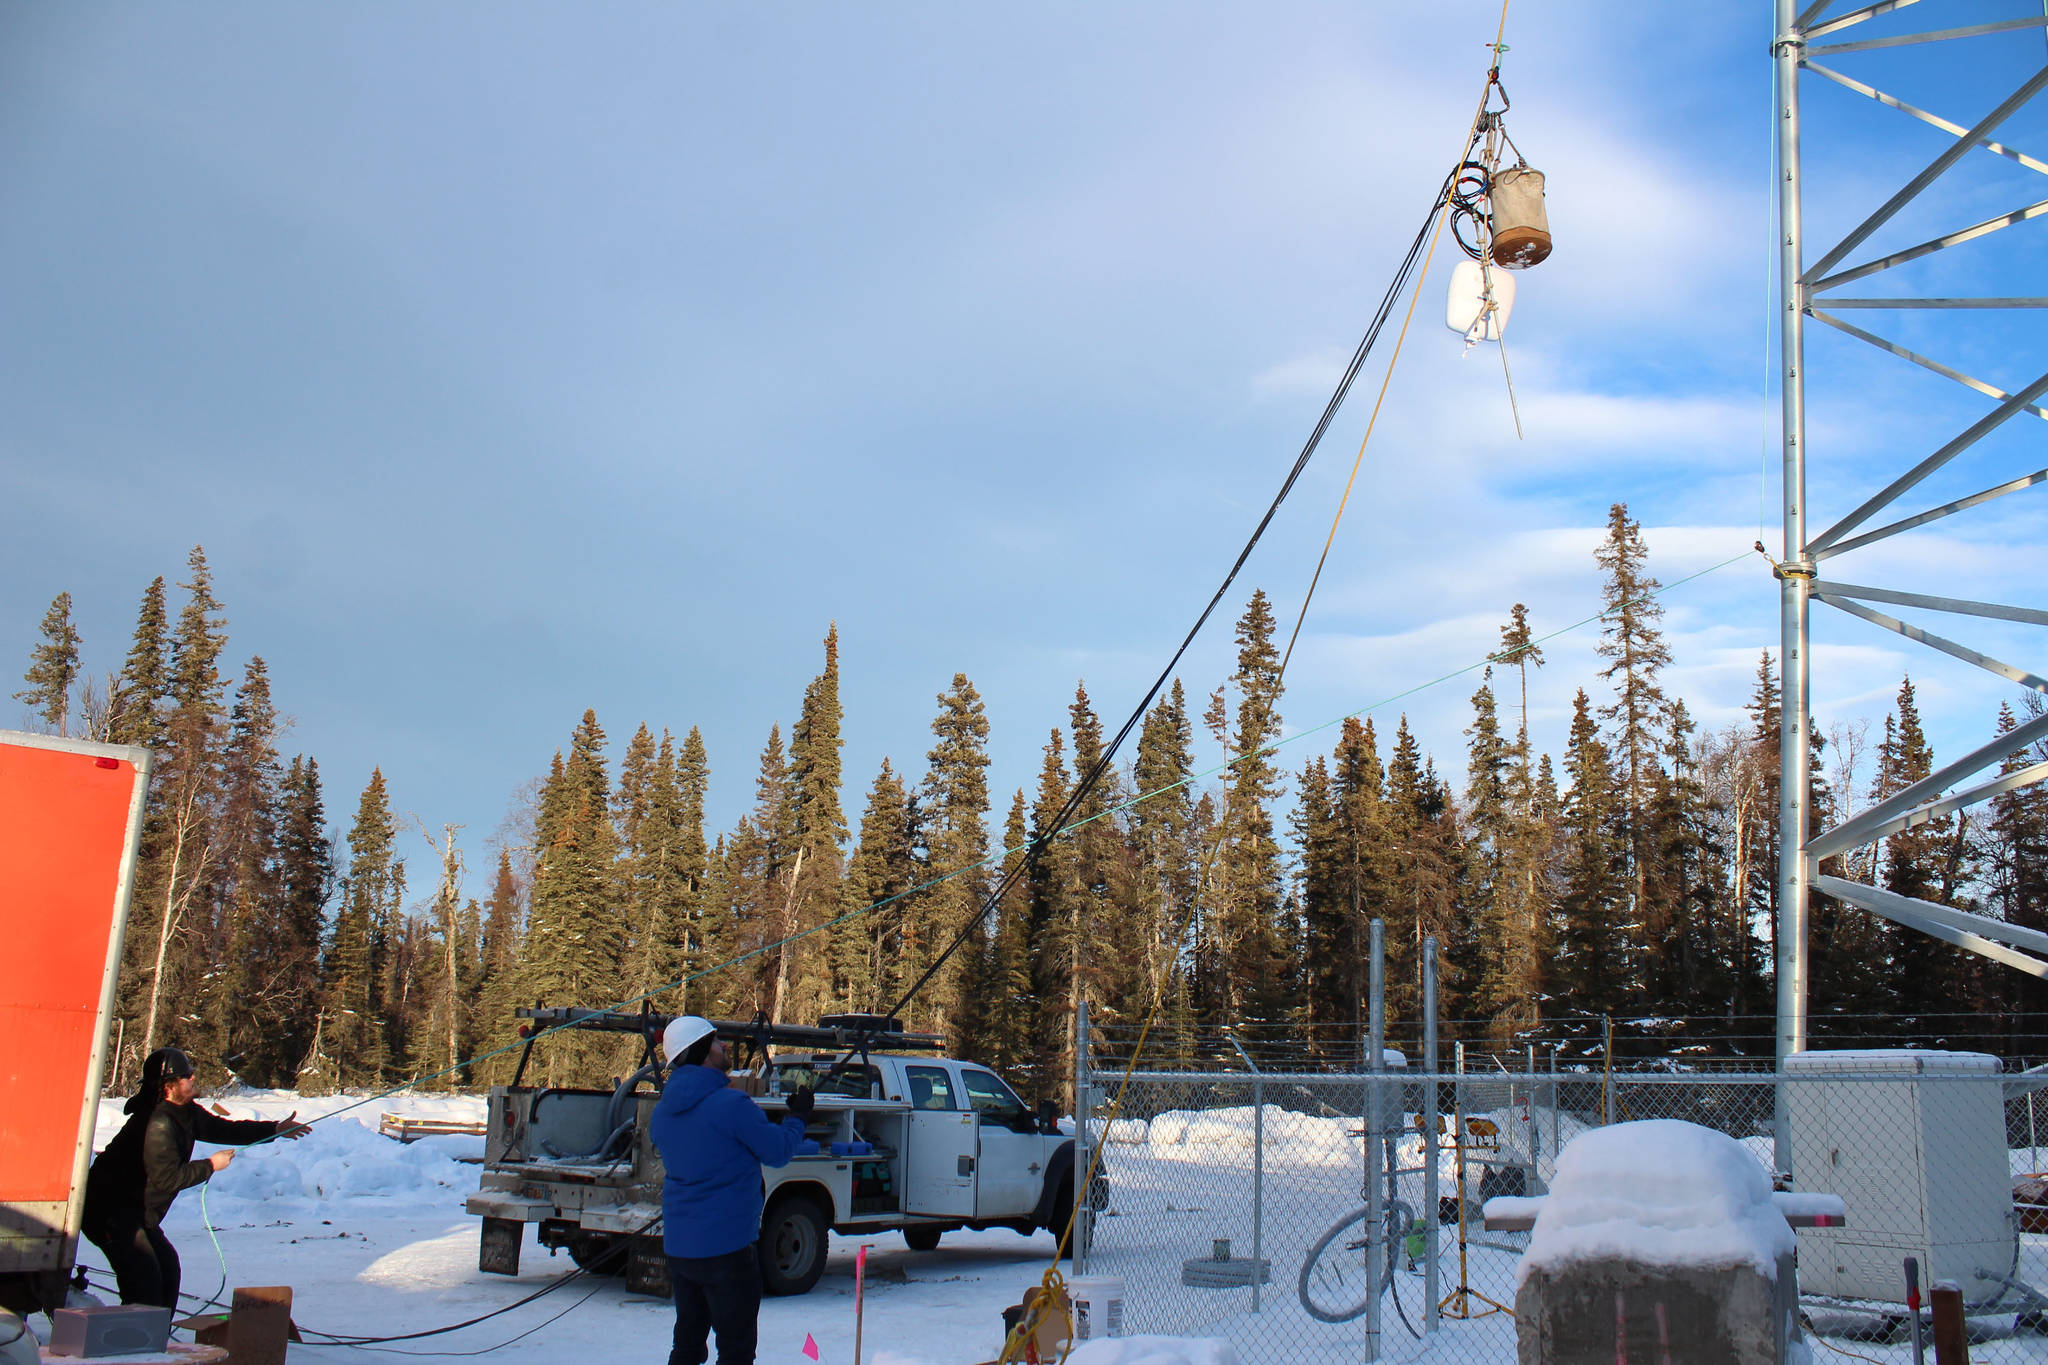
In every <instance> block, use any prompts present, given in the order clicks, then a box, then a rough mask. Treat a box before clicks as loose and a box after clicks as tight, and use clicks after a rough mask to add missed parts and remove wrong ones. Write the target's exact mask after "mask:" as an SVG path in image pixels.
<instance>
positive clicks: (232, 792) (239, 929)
mask: <svg viewBox="0 0 2048 1365" xmlns="http://www.w3.org/2000/svg"><path fill="white" fill-rule="evenodd" d="M277 733H278V717H277V708H276V707H275V706H274V705H273V704H272V702H271V698H270V672H269V669H268V668H267V667H266V666H265V665H264V662H263V659H262V657H261V656H257V657H254V658H251V659H250V660H249V665H248V667H247V668H246V669H244V670H243V672H242V681H241V685H240V686H239V687H238V688H237V689H236V692H235V702H234V707H233V709H232V710H231V711H230V713H229V717H228V739H227V747H226V752H225V754H224V756H223V761H222V790H221V800H220V807H219V813H218V815H217V816H216V819H215V824H214V831H213V836H214V838H216V839H217V840H218V842H219V844H220V846H221V856H220V859H219V861H218V863H217V864H216V866H217V867H218V869H219V871H218V874H217V877H216V880H215V882H214V885H213V886H212V887H211V888H210V891H209V896H210V899H211V900H212V902H213V912H212V916H211V918H212V920H213V924H214V933H213V942H212V944H211V945H210V948H209V952H210V960H211V963H212V964H213V969H212V970H210V971H208V972H206V973H205V975H204V977H203V978H202V980H203V985H202V988H201V991H200V994H199V998H198V1001H197V1004H198V1006H199V1009H200V1011H201V1013H202V1014H203V1015H204V1016H205V1017H206V1018H208V1019H209V1020H210V1021H211V1022H212V1023H213V1027H214V1033H215V1036H214V1037H212V1038H210V1039H207V1040H205V1042H204V1044H203V1046H205V1047H206V1048H207V1049H208V1050H209V1051H212V1052H213V1053H214V1054H215V1055H217V1056H219V1057H221V1058H222V1059H223V1060H224V1061H225V1062H226V1063H227V1064H228V1065H229V1066H230V1067H231V1068H233V1069H234V1070H235V1071H236V1072H237V1073H239V1074H240V1075H242V1076H244V1077H247V1078H250V1079H252V1080H255V1081H256V1083H258V1084H275V1083H279V1081H278V1079H277V1078H282V1081H283V1083H289V1080H290V1077H291V1073H292V1070H293V1068H294V1067H295V1066H296V1064H297V1062H298V1060H299V1059H298V1057H297V1055H296V1054H276V1053H273V1052H272V1050H271V1041H272V1040H273V1039H276V1038H277V1037H279V1036H280V1035H281V1033H282V1030H283V1025H284V1022H285V1014H286V1012H287V1010H288V1009H289V1008H290V1006H289V1004H288V1003H287V1001H286V1000H284V999H282V998H280V997H279V996H278V995H277V994H275V993H276V992H278V991H280V990H287V991H288V989H289V982H290V979H291V972H290V970H289V967H288V964H287V961H286V958H285V955H286V954H288V953H289V952H290V951H291V949H290V945H289V940H288V939H287V937H286V935H285V934H284V933H283V932H282V931H283V925H282V923H281V920H282V917H283V905H282V899H283V897H282V884H281V879H280V873H281V869H280V867H279V865H278V825H279V821H280V819H281V816H282V811H281V809H280V801H281V798H282V793H281V790H280V788H281V784H282V781H283V773H282V771H281V770H280V768H279V766H278V756H277Z"/></svg>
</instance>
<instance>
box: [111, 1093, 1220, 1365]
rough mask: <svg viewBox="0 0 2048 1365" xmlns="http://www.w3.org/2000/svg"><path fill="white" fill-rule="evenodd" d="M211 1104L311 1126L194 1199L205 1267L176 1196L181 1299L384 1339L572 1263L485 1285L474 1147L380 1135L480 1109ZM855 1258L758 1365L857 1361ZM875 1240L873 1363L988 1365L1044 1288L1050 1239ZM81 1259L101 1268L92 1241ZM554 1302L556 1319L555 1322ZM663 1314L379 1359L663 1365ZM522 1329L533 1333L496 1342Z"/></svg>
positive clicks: (781, 1325) (241, 1159)
mask: <svg viewBox="0 0 2048 1365" xmlns="http://www.w3.org/2000/svg"><path fill="white" fill-rule="evenodd" d="M204 1102H206V1101H202V1103H204ZM221 1102H222V1103H223V1104H225V1106H226V1107H227V1108H228V1109H229V1111H230V1114H231V1116H232V1117H234V1118H281V1117H283V1116H284V1115H285V1114H287V1113H289V1112H291V1111H292V1110H294V1109H296V1110H297V1111H298V1114H299V1117H300V1119H302V1120H305V1119H315V1120H319V1121H317V1122H315V1124H314V1127H313V1131H312V1133H311V1134H310V1135H308V1136H307V1137H305V1138H303V1139H301V1140H299V1141H297V1142H278V1143H268V1144H264V1145H262V1146H259V1147H254V1148H249V1149H246V1150H244V1151H243V1152H241V1153H239V1154H238V1155H237V1157H236V1160H235V1162H234V1164H233V1165H231V1166H229V1167H228V1169H227V1170H225V1171H223V1172H221V1173H220V1174H219V1175H217V1176H216V1177H214V1179H213V1180H212V1182H211V1183H210V1184H209V1185H207V1186H203V1187H201V1188H202V1189H204V1190H205V1201H204V1214H205V1215H207V1216H208V1217H210V1220H211V1222H212V1223H213V1225H214V1227H215V1228H216V1229H218V1234H219V1245H220V1251H219V1254H218V1255H216V1252H215V1249H214V1245H213V1241H212V1239H211V1238H209V1236H208V1233H207V1230H206V1223H205V1221H203V1220H202V1206H201V1200H200V1190H196V1189H195V1190H188V1191H186V1192H185V1193H184V1194H182V1195H180V1196H179V1198H178V1202H177V1204H176V1205H175V1206H174V1207H173V1208H172V1210H171V1213H170V1216H169V1217H168V1218H167V1219H165V1222H164V1227H165V1230H166V1231H167V1232H168V1233H169V1234H170V1237H171V1239H172V1241H174V1242H175V1243H176V1244H177V1247H178V1254H179V1256H180V1258H181V1259H182V1261H183V1264H184V1277H185V1283H184V1288H185V1291H186V1292H187V1293H192V1294H198V1295H201V1296H210V1295H212V1294H213V1293H214V1292H215V1291H216V1287H217V1286H218V1285H219V1284H220V1283H221V1280H222V1278H223V1270H222V1262H223V1260H225V1266H226V1270H225V1278H226V1281H227V1283H228V1285H229V1286H234V1285H259V1284H289V1285H291V1286H292V1290H293V1310H292V1312H293V1317H294V1318H295V1319H296V1320H297V1321H298V1323H299V1324H300V1326H301V1327H302V1328H314V1329H318V1330H320V1331H324V1332H329V1333H338V1334H340V1333H353V1334H366V1335H388V1334H392V1333H399V1332H408V1331H417V1330H419V1329H421V1328H426V1327H437V1326H440V1325H442V1324H443V1323H448V1322H454V1321H458V1320H460V1319H463V1318H468V1317H474V1316H475V1315H477V1314H479V1313H483V1312H487V1311H489V1310H490V1309H493V1308H498V1307H502V1306H503V1305H505V1304H507V1303H510V1302H511V1301H513V1300H514V1299H518V1298H520V1297H522V1296H524V1295H526V1294H529V1293H531V1292H533V1291H534V1290H535V1289H538V1288H540V1287H541V1286H542V1285H543V1284H545V1283H547V1282H548V1281H549V1280H551V1279H554V1278H556V1277H559V1276H562V1275H565V1274H567V1273H569V1272H570V1271H571V1270H572V1269H574V1267H573V1266H572V1265H571V1263H570V1261H569V1258H568V1256H567V1255H566V1254H565V1255H561V1256H555V1257H550V1256H549V1255H548V1254H547V1252H546V1251H545V1250H544V1249H542V1248H541V1247H540V1246H539V1245H538V1244H537V1243H535V1242H533V1241H532V1240H530V1239H529V1241H528V1242H527V1244H526V1248H525V1251H524V1253H523V1256H522V1259H521V1262H520V1272H519V1275H518V1277H517V1278H516V1279H509V1278H506V1277H504V1276H499V1275H485V1274H482V1273H481V1272H479V1271H478V1270H477V1268H476V1257H477V1230H478V1224H477V1220H476V1219H475V1218H472V1217H470V1216H468V1215H466V1214H464V1213H463V1211H462V1203H463V1200H464V1199H465V1198H466V1197H467V1196H468V1195H469V1194H471V1193H473V1192H474V1191H475V1189H476V1185H477V1174H478V1167H476V1166H474V1165H469V1164H465V1163H463V1162H461V1161H459V1160H458V1159H457V1158H459V1157H462V1156H481V1155H482V1147H483V1140H482V1139H481V1138H468V1137H439V1138H424V1139H421V1140H420V1141H417V1142H414V1143H411V1144H408V1145H404V1146H401V1145H400V1144H399V1143H397V1142H394V1141H392V1140H391V1139H389V1138H386V1137H383V1136H381V1135H379V1133H378V1132H377V1122H378V1118H379V1116H380V1115H381V1114H383V1113H386V1112H390V1113H404V1114H413V1115H419V1116H435V1117H451V1118H467V1119H481V1118H482V1117H483V1108H484V1102H483V1100H482V1099H481V1098H480V1097H469V1096H457V1097H433V1096H411V1095H404V1096H393V1097H391V1098H390V1099H388V1100H380V1101H377V1102H376V1103H374V1104H371V1105H365V1106H363V1107H361V1108H357V1109H354V1110H352V1111H350V1112H348V1113H346V1114H341V1115H338V1116H336V1117H333V1118H326V1119H323V1118H322V1117H321V1116H323V1115H327V1114H331V1113H333V1112H334V1111H336V1110H338V1109H341V1108H343V1107H344V1106H345V1105H348V1104H353V1103H355V1102H356V1101H355V1100H354V1099H351V1098H347V1097H334V1098H323V1099H300V1098H298V1097H297V1096H294V1095H290V1094H284V1093H277V1092H260V1091H259V1092H252V1093H242V1094H236V1095H231V1096H228V1097H226V1098H225V1099H224V1100H222V1101H221ZM121 1122H122V1115H121V1107H120V1102H119V1101H117V1100H111V1101H107V1102H106V1103H104V1104H102V1106H101V1108H100V1119H99V1130H98V1135H97V1139H96V1141H95V1144H94V1146H95V1148H98V1147H102V1146H104V1145H105V1144H106V1142H107V1140H108V1139H109V1138H111V1137H112V1136H113V1135H114V1133H115V1132H116V1131H117V1130H118V1129H119V1128H120V1126H121ZM201 1150H202V1152H203V1151H205V1150H210V1149H207V1148H205V1147H203V1146H202V1148H201ZM529 1237H530V1235H529ZM857 1245H858V1244H857V1243H855V1242H850V1241H847V1240H845V1239H843V1238H840V1237H836V1236H835V1237H834V1238H833V1239H832V1251H831V1259H830V1261H829V1262H828V1264H827V1266H826V1270H825V1278H824V1279H823V1280H821V1281H819V1283H818V1286H817V1288H816V1289H814V1290H812V1291H811V1292H810V1293H809V1294H806V1295H803V1296H801V1297H798V1298H789V1299H769V1300H767V1301H766V1302H765V1303H763V1305H762V1308H761V1347H760V1354H759V1360H760V1361H761V1365H785V1362H789V1363H791V1365H801V1363H802V1362H806V1361H807V1360H808V1359H809V1358H808V1357H806V1356H805V1355H804V1354H803V1346H804V1340H805V1337H806V1336H810V1337H812V1338H813V1339H815V1341H816V1343H817V1346H818V1348H819V1353H820V1354H819V1361H820V1365H846V1363H847V1362H851V1361H852V1359H853V1327H854V1323H853V1262H854V1253H855V1249H856V1247H857ZM871 1245H872V1248H873V1249H872V1250H871V1251H870V1252H869V1253H868V1264H867V1293H866V1319H867V1321H866V1327H865V1332H864V1342H863V1348H862V1359H863V1360H864V1361H866V1362H868V1363H869V1365H963V1363H964V1362H970V1361H985V1360H992V1359H993V1358H994V1357H995V1355H996V1353H997V1352H998V1350H999V1349H1000V1348H1001V1345H1002V1335H1003V1330H1002V1310H1003V1309H1004V1308H1005V1307H1007V1306H1009V1305H1011V1304H1014V1303H1016V1302H1017V1301H1018V1299H1020V1298H1021V1297H1022V1296H1023V1293H1024V1290H1025V1289H1026V1288H1027V1287H1029V1286H1030V1285H1032V1284H1034V1283H1036V1282H1037V1280H1038V1277H1039V1275H1040V1274H1042V1273H1043V1272H1044V1270H1045V1268H1046V1265H1047V1264H1048V1263H1049V1262H1050V1260H1051V1257H1052V1252H1053V1244H1052V1238H1051V1236H1050V1235H1049V1234H1045V1233H1040V1234H1038V1235H1036V1236H1034V1237H1028V1238H1027V1237H1020V1236H1018V1235H1017V1234H1016V1233H1014V1232H1005V1231H998V1232H985V1233H974V1232H959V1233H949V1234H948V1235H947V1236H946V1239H945V1241H944V1242H942V1243H941V1244H940V1248H939V1250H938V1251H935V1252H913V1251H911V1250H910V1249H909V1248H907V1247H906V1246H905V1245H904V1244H903V1239H902V1238H901V1237H900V1236H897V1235H895V1234H888V1235H884V1236H880V1237H877V1238H874V1239H872V1241H871ZM80 1260H81V1262H82V1263H84V1264H86V1265H88V1266H96V1267H99V1268H100V1269H101V1270H104V1268H105V1260H104V1258H103V1257H101V1256H100V1254H99V1252H98V1250H97V1248H94V1247H92V1246H90V1245H88V1246H85V1247H84V1248H82V1254H81V1256H80ZM93 1279H94V1281H95V1283H96V1284H98V1283H105V1284H106V1285H107V1286H108V1290H109V1292H108V1293H107V1294H106V1295H105V1297H106V1298H107V1300H108V1301H109V1302H111V1301H112V1300H113V1296H112V1293H111V1284H112V1277H111V1276H107V1275H95V1276H93ZM579 1305H580V1306H579ZM565 1309H566V1310H569V1311H568V1312H567V1313H566V1315H565V1316H562V1317H561V1318H560V1320H559V1321H552V1322H551V1321H550V1319H553V1318H555V1317H556V1315H558V1314H562V1313H563V1312H564V1310H565ZM674 1317H675V1315H674V1311H673V1310H672V1308H671V1307H670V1305H669V1302H668V1301H667V1300H666V1299H654V1298H648V1297H645V1296H642V1295H637V1294H629V1293H627V1292H626V1288H625V1283H624V1281H623V1280H621V1279H616V1278H609V1277H606V1278H597V1279H592V1278H589V1277H585V1278H582V1279H580V1280H578V1281H577V1282H575V1283H573V1284H571V1285H569V1286H567V1287H566V1288H564V1289H562V1290H561V1291H559V1292H558V1293H556V1294H551V1295H549V1296H547V1297H546V1298H543V1299H541V1300H539V1301H538V1302H535V1303H533V1304H531V1305H528V1306H526V1307H523V1308H519V1309H516V1310H514V1311H512V1312H510V1313H507V1314H505V1315H503V1316H502V1317H497V1318H493V1319H491V1320H490V1321H489V1322H485V1323H481V1324H479V1325H477V1326H475V1327H472V1328H467V1329H465V1330H463V1331H460V1332H456V1333H451V1334H449V1335H447V1336H443V1337H436V1338H432V1339H430V1340H426V1341H419V1342H411V1343H399V1344H398V1345H397V1346H395V1347H388V1348H385V1349H386V1350H398V1349H404V1350H409V1351H420V1352H436V1353H460V1352H482V1351H485V1350H489V1352H490V1355H491V1358H492V1359H493V1360H494V1361H495V1362H499V1363H500V1365H559V1362H560V1361H561V1360H563V1359H564V1358H571V1359H574V1358H579V1357H588V1356H589V1354H590V1352H591V1349H592V1347H593V1345H594V1344H595V1343H598V1342H602V1343H603V1350H602V1355H603V1357H604V1358H605V1359H608V1360H621V1361H657V1362H658V1361H661V1360H665V1359H666V1357H667V1354H668V1344H669V1332H670V1329H671V1327H672V1325H673V1323H674ZM526 1332H531V1335H528V1336H524V1337H523V1338H521V1339H520V1340H518V1341H516V1342H512V1343H510V1344H508V1345H504V1346H502V1347H500V1348H499V1349H495V1350H493V1349H490V1348H493V1347H498V1346H499V1343H502V1342H507V1341H508V1339H509V1338H512V1337H514V1336H517V1335H519V1334H521V1333H526ZM1115 1354H1116V1356H1117V1357H1123V1356H1129V1357H1130V1358H1131V1359H1132V1360H1134V1361H1135V1360H1137V1359H1141V1358H1143V1357H1141V1356H1140V1355H1138V1354H1137V1353H1134V1352H1129V1351H1119V1352H1117V1353H1115ZM1153 1354H1155V1355H1156V1354H1157V1353H1156V1352H1154V1353H1153ZM291 1355H292V1359H293V1360H294V1361H298V1362H306V1363H307V1365H313V1363H314V1362H327V1361H333V1362H349V1361H353V1362H358V1365H360V1362H361V1361H363V1360H364V1359H365V1358H366V1357H365V1354H364V1353H363V1352H362V1351H360V1350H352V1349H347V1348H342V1347H336V1346H313V1345H307V1346H303V1347H301V1346H294V1347H293V1348H292V1351H291ZM1182 1360H1188V1361H1201V1362H1204V1365H1208V1362H1210V1361H1212V1360H1213V1361H1214V1365H1224V1362H1223V1361H1222V1360H1221V1359H1220V1358H1216V1357H1214V1356H1213V1355H1211V1354H1205V1353H1193V1352H1191V1353H1187V1354H1185V1355H1171V1356H1168V1357H1166V1360H1165V1365H1176V1363H1177V1362H1179V1361H1182Z"/></svg>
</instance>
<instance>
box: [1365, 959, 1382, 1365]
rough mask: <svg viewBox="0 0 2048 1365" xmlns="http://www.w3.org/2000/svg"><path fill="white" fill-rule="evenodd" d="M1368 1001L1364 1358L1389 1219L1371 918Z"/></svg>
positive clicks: (1376, 1312)
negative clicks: (1382, 1177)
mask: <svg viewBox="0 0 2048 1365" xmlns="http://www.w3.org/2000/svg"><path fill="white" fill-rule="evenodd" d="M1370 981H1371V999H1370V1001H1369V1008H1368V1012H1367V1019H1368V1023H1367V1028H1366V1043H1365V1045H1366V1054H1367V1055H1366V1059H1365V1065H1366V1077H1365V1116H1364V1117H1365V1283H1366V1295H1365V1358H1366V1359H1367V1360H1378V1359H1379V1358H1380V1275H1381V1274H1382V1273H1383V1272H1384V1271H1385V1270H1386V1259H1387V1258H1386V1240H1387V1226H1386V1223H1387V1217H1386V1212H1387V1211H1386V1208H1385V1206H1384V1205H1383V1204H1382V1203H1381V1202H1380V1199H1381V1194H1380V1158H1381V1156H1382V1154H1383V1152H1384V1150H1385V1149H1384V1148H1382V1147H1381V1146H1380V1129H1381V1127H1382V1126H1383V1124H1382V1122H1381V1118H1380V1071H1381V1068H1382V1067H1383V1066H1384V1065H1385V1063H1386V1060H1387V1058H1386V1043H1387V925H1386V921H1385V920H1378V919H1376V920H1374V921H1373V922H1372V971H1371V977H1370Z"/></svg>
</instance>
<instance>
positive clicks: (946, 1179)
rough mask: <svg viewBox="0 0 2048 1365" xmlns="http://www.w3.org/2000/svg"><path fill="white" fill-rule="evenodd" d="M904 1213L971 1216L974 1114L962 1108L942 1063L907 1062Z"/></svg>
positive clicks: (949, 1076)
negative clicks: (908, 1101)
mask: <svg viewBox="0 0 2048 1365" xmlns="http://www.w3.org/2000/svg"><path fill="white" fill-rule="evenodd" d="M903 1071H904V1079H905V1081H906V1083H907V1084H908V1085H909V1087H910V1094H909V1096H908V1097H907V1098H908V1099H909V1100H910V1105H911V1108H910V1116H909V1121H908V1122H907V1123H905V1124H904V1141H903V1211H904V1212H905V1213H914V1214H923V1215H925V1216H927V1217H934V1218H972V1217H974V1179H975V1171H974V1164H975V1157H976V1156H977V1155H978V1152H977V1146H976V1142H975V1117H974V1112H973V1111H972V1110H970V1109H966V1108H964V1107H962V1106H961V1104H960V1102H959V1098H958V1094H957V1090H956V1087H955V1085H954V1082H953V1074H952V1073H951V1072H950V1071H948V1070H947V1069H946V1068H945V1067H943V1066H915V1065H913V1066H906V1067H904V1068H903Z"/></svg>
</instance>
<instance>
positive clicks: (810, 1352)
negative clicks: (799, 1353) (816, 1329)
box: [804, 1332, 818, 1360]
mask: <svg viewBox="0 0 2048 1365" xmlns="http://www.w3.org/2000/svg"><path fill="white" fill-rule="evenodd" d="M804 1354H805V1355H807V1356H809V1357H810V1358H811V1359H812V1360H816V1359H817V1358H818V1343H817V1341H816V1340H815V1339H814V1338H813V1337H812V1336H811V1334H810V1333H809V1332H806V1333H804Z"/></svg>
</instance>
